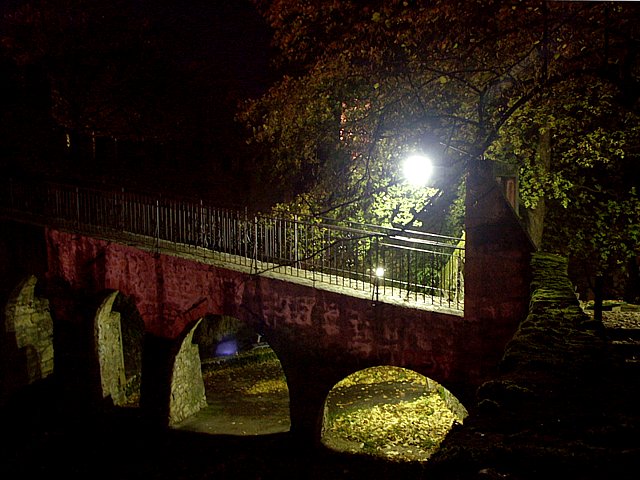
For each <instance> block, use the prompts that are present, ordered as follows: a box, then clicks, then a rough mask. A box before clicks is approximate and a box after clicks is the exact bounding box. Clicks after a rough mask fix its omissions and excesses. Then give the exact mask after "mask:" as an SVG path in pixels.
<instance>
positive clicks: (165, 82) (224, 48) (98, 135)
mask: <svg viewBox="0 0 640 480" xmlns="http://www.w3.org/2000/svg"><path fill="white" fill-rule="evenodd" d="M245 10H247V8H246V6H243V4H242V3H241V2H237V1H231V0H229V1H227V2H215V5H213V4H211V2H207V1H205V0H202V1H192V2H188V5H185V4H184V2H178V1H176V0H159V1H150V0H149V1H147V0H141V1H137V2H131V1H128V0H115V1H113V2H95V1H88V0H22V1H20V0H15V1H12V2H9V3H8V4H7V5H6V6H4V7H3V10H2V17H1V18H0V21H1V22H2V23H1V27H2V28H0V32H2V33H0V45H1V47H2V49H1V51H0V54H1V55H2V58H3V60H5V64H6V67H7V70H8V71H11V72H13V74H14V75H15V77H16V78H17V77H20V76H23V75H24V73H23V72H26V71H29V72H35V74H36V75H37V76H38V77H39V86H40V87H41V91H42V92H43V95H41V96H42V97H43V101H42V102H41V104H42V105H41V110H42V111H43V112H47V115H49V116H50V117H51V118H50V121H51V128H56V129H57V132H56V133H57V135H58V144H60V145H62V144H63V143H64V142H65V141H66V143H68V144H70V146H71V147H73V146H74V144H75V142H76V138H82V137H84V138H86V139H89V140H90V141H93V142H94V146H95V142H96V140H99V139H109V140H110V141H112V143H113V142H117V145H119V147H118V148H119V150H118V151H119V152H120V155H122V153H123V152H122V149H123V147H122V145H123V144H127V143H129V144H131V143H133V144H136V145H135V146H136V147H138V146H141V145H145V146H148V147H143V148H142V150H143V151H144V156H145V157H146V158H145V159H140V161H141V162H142V161H145V162H147V165H155V166H156V167H161V166H164V167H167V166H168V164H169V163H171V164H172V165H174V166H175V165H180V166H182V167H183V168H184V167H187V168H188V167H192V168H195V167H198V168H201V169H202V170H203V171H204V172H208V171H211V170H214V169H215V170H220V168H216V167H219V166H220V164H222V163H224V162H225V161H226V158H227V157H229V156H232V155H234V154H236V155H238V156H239V155H240V154H239V153H236V151H237V150H239V148H240V147H242V146H243V142H242V141H238V142H236V143H234V142H233V139H234V138H238V137H240V135H239V132H238V131H237V130H238V126H237V124H235V122H233V112H234V110H235V107H236V102H237V99H238V98H239V97H240V96H244V95H246V93H247V91H249V89H250V88H255V87H256V86H257V87H260V80H261V79H250V80H248V79H246V78H245V76H246V74H247V72H248V70H247V71H245V70H243V69H242V68H241V67H242V65H240V64H239V63H234V62H239V60H237V59H236V57H235V56H233V55H231V54H229V53H228V52H229V50H232V49H233V52H236V53H237V55H238V57H240V56H243V57H246V54H244V53H245V52H244V50H243V49H246V48H247V45H246V42H241V41H238V37H237V36H235V37H234V36H233V31H232V29H233V26H237V25H238V24H239V23H238V22H239V20H238V19H236V20H235V23H233V24H232V26H231V27H230V26H229V25H228V23H229V21H230V20H233V19H234V16H235V17H240V18H242V19H247V21H248V22H249V23H250V22H251V18H252V17H250V15H249V14H248V13H246V12H245ZM254 23H255V22H254ZM256 32H257V33H254V35H256V37H258V36H259V34H260V32H259V31H258V30H256ZM17 83H20V82H17ZM23 84H24V82H23ZM15 88H16V89H17V90H20V89H21V88H22V90H24V92H25V95H24V96H25V97H29V94H30V93H31V94H33V92H32V89H31V87H30V86H29V85H23V86H18V85H16V87H15ZM22 103H23V104H24V102H22ZM22 107H23V106H21V105H16V111H19V110H20V108H22ZM8 121H10V120H8ZM11 128H12V127H11V125H7V129H11ZM25 134H27V135H28V132H25ZM65 134H66V135H67V137H66V139H65V138H64V137H65ZM40 138H42V132H38V133H36V132H33V133H32V135H31V139H30V140H29V141H30V142H31V143H34V139H40ZM29 141H26V142H25V143H26V144H28V143H29ZM54 150H55V149H54V148H49V151H50V152H51V151H54ZM83 153H86V156H89V154H90V152H83ZM86 156H85V157H84V158H82V165H87V164H91V162H88V161H87V160H88V159H87V158H86ZM149 157H156V158H154V159H152V161H149ZM167 158H168V160H167ZM17 161H19V159H18V160H17ZM229 163H231V162H229ZM216 164H217V165H216ZM135 166H136V165H135V164H131V165H127V166H126V168H127V169H133V168H135ZM108 168H112V165H109V166H108ZM147 173H148V172H147Z"/></svg>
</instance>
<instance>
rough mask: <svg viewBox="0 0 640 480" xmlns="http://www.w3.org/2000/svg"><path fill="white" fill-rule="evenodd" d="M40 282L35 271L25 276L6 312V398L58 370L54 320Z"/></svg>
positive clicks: (3, 359) (10, 299) (3, 379)
mask: <svg viewBox="0 0 640 480" xmlns="http://www.w3.org/2000/svg"><path fill="white" fill-rule="evenodd" d="M37 285H38V279H37V278H36V277H35V276H34V275H30V276H28V277H27V278H25V279H24V280H22V281H21V282H20V283H19V284H18V285H17V286H16V288H15V289H14V290H13V292H12V293H11V295H10V296H9V298H8V300H7V303H6V305H5V306H4V311H3V312H2V313H3V315H2V317H3V318H2V319H3V328H2V332H1V333H2V335H0V338H1V339H2V342H1V349H0V351H1V353H2V367H3V368H2V379H1V380H2V381H1V382H0V383H1V385H2V388H1V389H0V390H1V391H0V394H1V395H0V396H1V397H2V398H6V397H9V396H10V395H11V394H12V393H13V392H15V391H17V390H19V389H21V388H22V387H25V386H27V385H30V384H32V383H34V382H37V381H38V380H43V379H45V378H47V377H49V376H50V375H51V374H52V373H53V371H54V347H53V320H52V317H51V312H50V308H49V301H48V300H47V299H45V298H42V297H41V295H40V292H39V291H38V289H37Z"/></svg>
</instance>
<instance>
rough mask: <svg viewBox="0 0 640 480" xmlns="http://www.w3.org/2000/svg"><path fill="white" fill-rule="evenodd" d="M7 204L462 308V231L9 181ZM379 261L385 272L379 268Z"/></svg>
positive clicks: (91, 227)
mask: <svg viewBox="0 0 640 480" xmlns="http://www.w3.org/2000/svg"><path fill="white" fill-rule="evenodd" d="M0 213H1V214H2V215H3V216H5V217H10V218H12V219H14V220H18V221H25V222H30V223H37V224H40V225H47V226H51V227H58V228H65V229H70V230H72V231H74V232H78V233H86V234H89V235H100V236H104V237H107V238H112V239H120V238H124V237H126V238H127V239H128V240H129V241H136V242H141V243H143V244H147V245H150V246H153V247H155V248H159V246H160V245H161V244H162V245H163V246H165V247H166V246H168V247H169V248H172V249H174V250H176V251H179V250H184V249H187V250H191V251H197V252H198V253H199V254H201V255H203V256H210V257H211V258H216V259H218V260H222V261H224V262H227V263H230V264H235V265H242V266H244V267H247V268H250V269H251V271H252V272H253V273H256V274H260V273H264V272H266V271H276V272H279V273H282V274H285V275H288V276H295V277H303V278H307V279H312V280H313V281H314V282H319V283H328V284H334V285H338V286H341V287H344V288H348V289H355V290H359V291H364V292H367V293H368V294H371V297H372V299H374V298H380V296H382V298H385V297H388V296H391V297H396V298H402V299H403V300H411V301H414V302H420V303H424V304H432V305H439V306H444V307H448V308H451V309H455V310H462V309H463V303H464V302H463V297H464V279H463V269H464V240H463V239H461V238H455V237H447V236H443V235H437V234H432V233H428V232H417V231H411V230H403V229H400V228H394V227H383V226H371V225H366V224H356V223H353V222H344V223H347V225H340V224H338V222H337V221H335V220H333V219H323V218H316V217H306V216H302V215H300V216H298V215H291V216H290V218H287V217H286V216H283V215H280V216H271V215H264V214H256V215H252V216H249V215H248V213H247V211H246V210H245V211H240V210H232V209H221V208H216V207H215V206H213V205H210V204H208V203H205V202H203V201H201V200H198V201H187V200H184V199H180V200H178V199H173V198H171V197H167V196H161V195H155V196H154V195H151V194H137V193H135V192H131V191H124V190H112V191H109V190H100V189H94V188H86V187H80V186H75V185H63V184H56V183H45V182H41V183H36V182H33V183H26V182H21V181H15V180H10V181H9V182H6V183H4V184H3V185H2V186H1V189H0ZM378 267H382V268H384V274H382V275H376V270H377V269H378Z"/></svg>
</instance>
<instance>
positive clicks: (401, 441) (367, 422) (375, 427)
mask: <svg viewBox="0 0 640 480" xmlns="http://www.w3.org/2000/svg"><path fill="white" fill-rule="evenodd" d="M467 415H468V413H467V410H466V408H465V407H464V406H463V405H462V403H460V401H459V400H458V399H457V398H456V397H455V396H454V395H453V394H452V393H451V392H450V391H449V390H447V389H446V388H445V387H443V386H442V385H440V384H439V383H438V382H436V381H434V380H432V379H430V378H428V377H425V376H424V375H421V374H419V373H417V372H415V371H413V370H410V369H406V368H401V367H394V366H376V367H369V368H365V369H363V370H359V371H356V372H354V373H352V374H350V375H348V376H347V377H345V378H343V379H342V380H340V381H339V382H338V383H336V384H335V385H334V387H333V388H332V389H331V391H330V392H329V394H328V395H327V398H326V400H325V404H324V412H323V418H322V429H321V443H322V444H323V445H324V446H325V447H327V448H329V449H330V450H335V451H339V452H347V453H352V454H359V455H370V456H376V457H383V458H387V459H392V460H396V461H422V462H424V461H427V460H428V459H429V457H430V456H431V455H432V454H433V453H434V452H435V451H436V450H437V449H438V447H439V444H440V442H441V441H442V440H443V439H444V437H445V436H446V434H447V433H448V432H449V430H451V428H452V427H453V426H454V425H455V424H457V423H460V424H461V423H463V421H464V419H465V418H466V417H467Z"/></svg>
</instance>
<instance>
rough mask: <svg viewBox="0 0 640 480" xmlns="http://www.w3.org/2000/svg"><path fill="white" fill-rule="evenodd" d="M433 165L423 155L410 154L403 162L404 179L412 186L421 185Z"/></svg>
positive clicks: (425, 182)
mask: <svg viewBox="0 0 640 480" xmlns="http://www.w3.org/2000/svg"><path fill="white" fill-rule="evenodd" d="M432 170H433V166H432V165H431V160H430V159H429V158H428V157H426V156H424V155H412V156H410V157H409V158H407V159H406V160H405V162H404V168H403V173H404V177H405V179H406V180H407V181H408V182H409V183H410V184H411V185H412V186H414V187H423V186H425V185H426V184H427V182H428V181H429V178H430V177H431V171H432Z"/></svg>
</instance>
